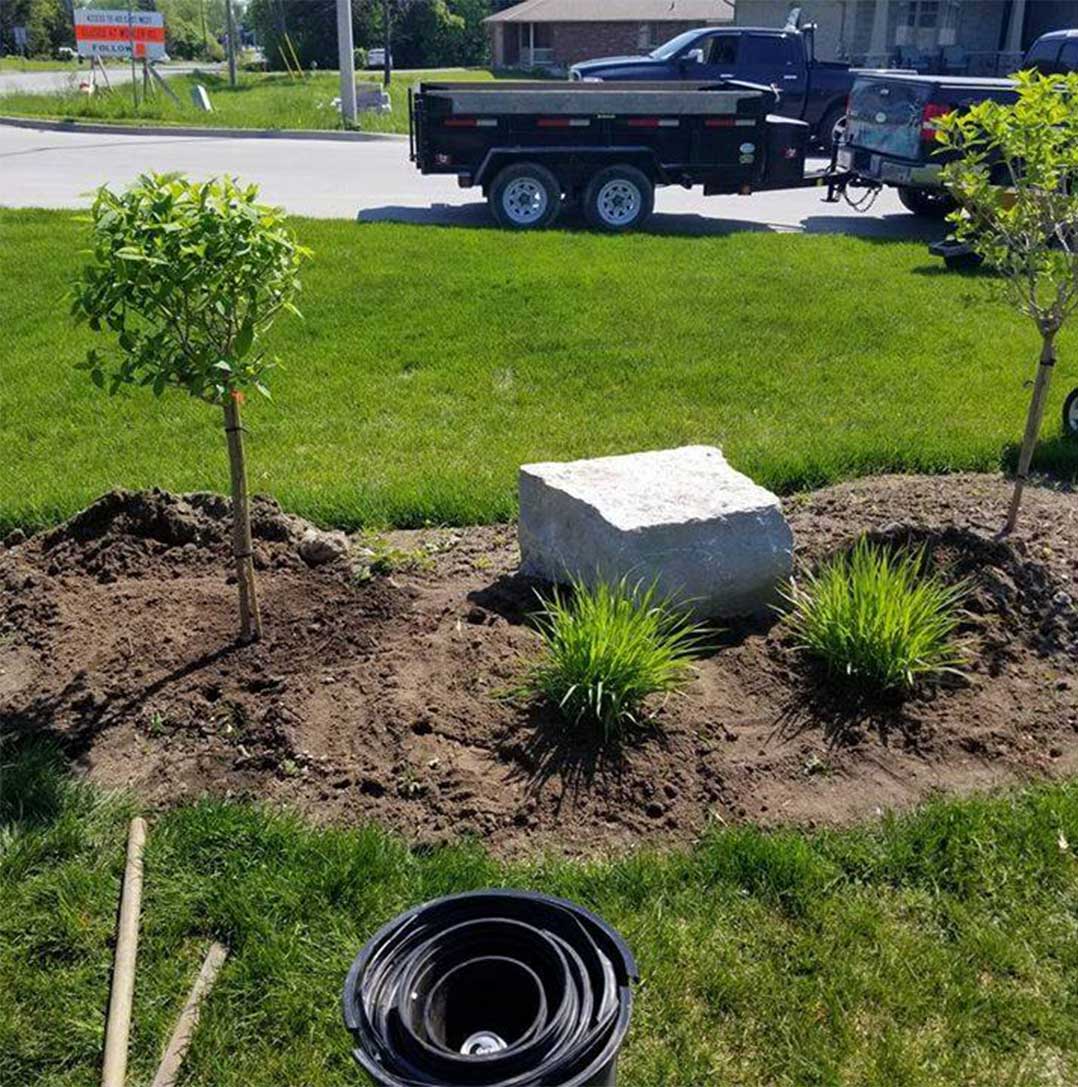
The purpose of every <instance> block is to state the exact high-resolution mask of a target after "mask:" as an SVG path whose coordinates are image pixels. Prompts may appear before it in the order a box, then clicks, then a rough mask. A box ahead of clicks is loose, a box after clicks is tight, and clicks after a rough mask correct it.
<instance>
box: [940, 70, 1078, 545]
mask: <svg viewBox="0 0 1078 1087" xmlns="http://www.w3.org/2000/svg"><path fill="white" fill-rule="evenodd" d="M1015 78H1016V80H1017V87H1018V99H1017V101H1016V102H1014V103H1008V104H1004V103H1000V102H992V101H986V102H980V103H978V104H977V105H975V106H973V107H972V108H971V109H969V110H968V111H966V112H955V113H950V114H948V115H946V116H945V117H942V118H940V120H939V122H938V132H937V138H938V140H939V142H940V144H941V145H942V147H943V149H945V150H946V151H947V152H949V153H951V154H952V155H954V156H955V157H953V158H952V159H951V161H949V162H948V163H947V164H946V165H945V166H944V168H943V177H944V181H945V183H946V185H947V187H948V188H949V189H950V191H951V193H952V194H953V195H954V197H955V199H956V200H957V201H958V204H959V209H958V210H957V211H956V212H954V213H952V215H951V216H950V218H951V221H952V222H953V223H954V227H955V234H956V236H957V237H958V238H959V239H961V240H963V241H966V242H968V243H969V244H970V245H971V246H972V247H973V249H974V250H975V251H976V252H977V253H979V254H980V255H981V256H982V257H983V258H984V259H985V262H986V263H987V264H988V265H989V266H991V267H993V268H995V269H996V270H998V271H999V272H1000V274H1001V275H1002V277H1003V282H1004V284H1005V285H1006V291H1007V295H1008V297H1009V299H1010V301H1011V302H1012V303H1013V304H1014V305H1015V306H1016V307H1017V309H1018V310H1019V312H1021V313H1024V314H1026V315H1027V316H1028V317H1030V318H1032V320H1033V321H1034V323H1035V324H1036V326H1037V330H1038V332H1039V333H1040V336H1041V353H1040V363H1039V365H1038V367H1037V377H1036V381H1035V382H1034V385H1033V397H1032V400H1031V402H1030V406H1029V414H1028V417H1027V419H1026V429H1025V435H1024V437H1023V439H1022V447H1021V452H1020V453H1019V457H1018V475H1017V479H1016V480H1015V486H1014V493H1013V496H1012V499H1011V504H1010V509H1009V511H1008V513H1007V522H1006V526H1005V531H1006V532H1011V531H1012V530H1013V529H1014V527H1015V525H1016V524H1017V521H1018V511H1019V509H1020V507H1021V503H1022V490H1023V488H1024V487H1025V484H1026V481H1027V480H1028V478H1029V466H1030V462H1031V461H1032V459H1033V451H1034V449H1035V447H1036V444H1037V437H1038V435H1039V433H1040V429H1041V420H1042V419H1043V417H1044V408H1045V401H1046V398H1047V395H1048V385H1049V382H1050V380H1051V377H1052V368H1053V367H1054V366H1055V363H1056V339H1057V337H1058V335H1059V330H1060V329H1061V328H1062V327H1063V325H1064V324H1065V322H1066V321H1067V318H1068V317H1070V315H1071V314H1072V313H1073V312H1074V311H1075V309H1076V308H1078V74H1074V73H1072V74H1071V75H1068V76H1060V75H1050V76H1042V75H1040V74H1039V73H1037V72H1021V73H1019V74H1018V75H1017V76H1016V77H1015Z"/></svg>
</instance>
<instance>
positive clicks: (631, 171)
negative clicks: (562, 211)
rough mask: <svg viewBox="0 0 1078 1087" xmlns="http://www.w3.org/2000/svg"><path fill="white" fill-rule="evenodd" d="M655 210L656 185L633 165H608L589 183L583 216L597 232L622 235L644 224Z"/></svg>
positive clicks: (585, 195) (585, 193)
mask: <svg viewBox="0 0 1078 1087" xmlns="http://www.w3.org/2000/svg"><path fill="white" fill-rule="evenodd" d="M654 207H655V186H654V185H652V183H651V182H650V181H649V180H648V179H647V176H646V175H645V174H644V173H643V172H641V171H640V170H638V169H637V168H636V167H635V166H629V165H624V166H608V167H607V168H606V169H605V170H600V171H599V172H598V173H597V174H596V175H595V176H594V177H593V178H592V179H591V181H589V182H588V187H587V189H586V191H585V192H584V215H585V217H586V218H587V220H588V222H589V223H590V224H591V225H592V226H593V227H595V229H596V230H605V231H608V232H609V233H611V234H623V233H624V232H625V231H627V230H635V229H636V228H637V227H638V226H640V225H641V224H643V222H644V220H646V219H647V217H648V216H649V215H650V214H651V212H652V210H653V209H654Z"/></svg>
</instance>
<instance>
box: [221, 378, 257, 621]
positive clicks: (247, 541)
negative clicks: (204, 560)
mask: <svg viewBox="0 0 1078 1087" xmlns="http://www.w3.org/2000/svg"><path fill="white" fill-rule="evenodd" d="M241 403H242V393H236V392H234V393H232V394H231V395H230V396H229V398H228V399H227V400H226V401H225V436H226V437H227V438H228V462H229V468H230V470H231V474H232V556H233V559H234V560H235V563H236V584H237V586H238V587H239V593H240V635H241V637H242V638H243V639H244V641H250V642H257V641H258V639H259V638H261V637H262V616H261V615H260V614H259V610H258V590H257V587H256V586H255V565H254V559H253V555H252V546H251V506H250V501H249V499H248V496H247V464H246V461H245V460H244V454H243V427H242V425H241V423H240V404H241Z"/></svg>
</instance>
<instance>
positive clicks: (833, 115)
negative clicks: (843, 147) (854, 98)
mask: <svg viewBox="0 0 1078 1087" xmlns="http://www.w3.org/2000/svg"><path fill="white" fill-rule="evenodd" d="M845 131H846V107H845V105H841V106H832V107H831V108H830V109H829V110H828V111H827V113H825V114H824V118H823V120H822V121H821V122H820V127H819V128H818V129H817V130H816V142H817V143H818V144H819V146H820V147H821V148H822V149H823V150H824V151H826V152H827V153H828V154H831V149H832V148H833V147H834V146H835V144H836V143H838V142H839V140H841V139H842V136H843V133H845Z"/></svg>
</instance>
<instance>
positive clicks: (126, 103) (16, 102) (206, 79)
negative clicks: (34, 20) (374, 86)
mask: <svg viewBox="0 0 1078 1087" xmlns="http://www.w3.org/2000/svg"><path fill="white" fill-rule="evenodd" d="M72 70H75V69H74V68H73V69H72ZM357 78H359V79H362V80H364V81H370V82H376V83H377V82H380V75H379V73H378V72H360V73H357ZM431 78H436V79H457V80H489V79H492V78H493V77H492V76H491V74H490V72H488V71H485V70H481V69H467V70H465V69H461V70H460V71H455V72H450V73H444V72H439V73H437V75H431V74H429V73H423V72H418V73H409V74H408V75H397V76H394V78H393V84H392V86H391V87H390V100H391V102H392V106H393V109H392V112H391V113H386V114H381V113H362V114H361V115H360V121H359V127H360V128H361V129H363V130H364V131H367V132H407V131H408V88H409V87H410V86H414V85H415V84H416V83H417V82H419V81H420V80H423V79H431ZM196 83H201V84H202V85H203V86H204V87H206V89H207V91H208V92H209V95H210V101H211V103H212V105H213V112H212V113H204V112H203V111H202V110H198V109H196V108H195V106H194V105H193V103H192V101H191V88H192V87H194V86H195V84H196ZM169 86H170V87H172V89H173V90H174V91H175V93H176V95H177V96H178V97H179V99H180V105H178V106H177V105H176V104H175V103H174V102H172V101H171V100H170V99H169V98H168V97H167V96H166V95H165V94H163V93H157V94H156V95H155V96H154V97H153V98H148V99H145V100H141V101H140V103H139V106H138V109H137V110H136V109H135V106H134V102H133V100H132V94H131V87H130V85H129V84H118V85H117V86H116V87H115V88H114V89H113V90H112V91H111V92H104V93H98V94H94V95H92V96H91V95H86V94H82V93H80V92H79V91H78V90H77V89H75V90H71V91H64V92H62V93H50V94H5V95H0V114H7V115H9V116H31V117H50V118H71V119H75V120H83V121H116V122H121V121H122V122H125V123H130V122H136V123H141V124H160V123H166V124H180V125H208V126H214V127H222V128H259V129H274V128H305V129H316V128H325V129H339V128H341V127H342V125H341V115H340V111H339V110H338V109H336V108H334V107H333V106H332V105H331V103H332V101H333V99H334V98H336V97H337V95H338V94H340V81H339V79H338V76H337V73H336V72H320V73H318V74H316V75H313V76H306V77H304V78H303V79H293V78H291V77H290V76H288V75H286V74H283V73H271V74H261V73H251V72H243V73H241V75H240V79H239V86H238V87H235V88H233V87H230V86H229V85H228V77H227V76H225V75H220V74H213V73H210V72H203V73H200V74H198V75H177V76H173V77H171V78H170V79H169Z"/></svg>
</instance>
